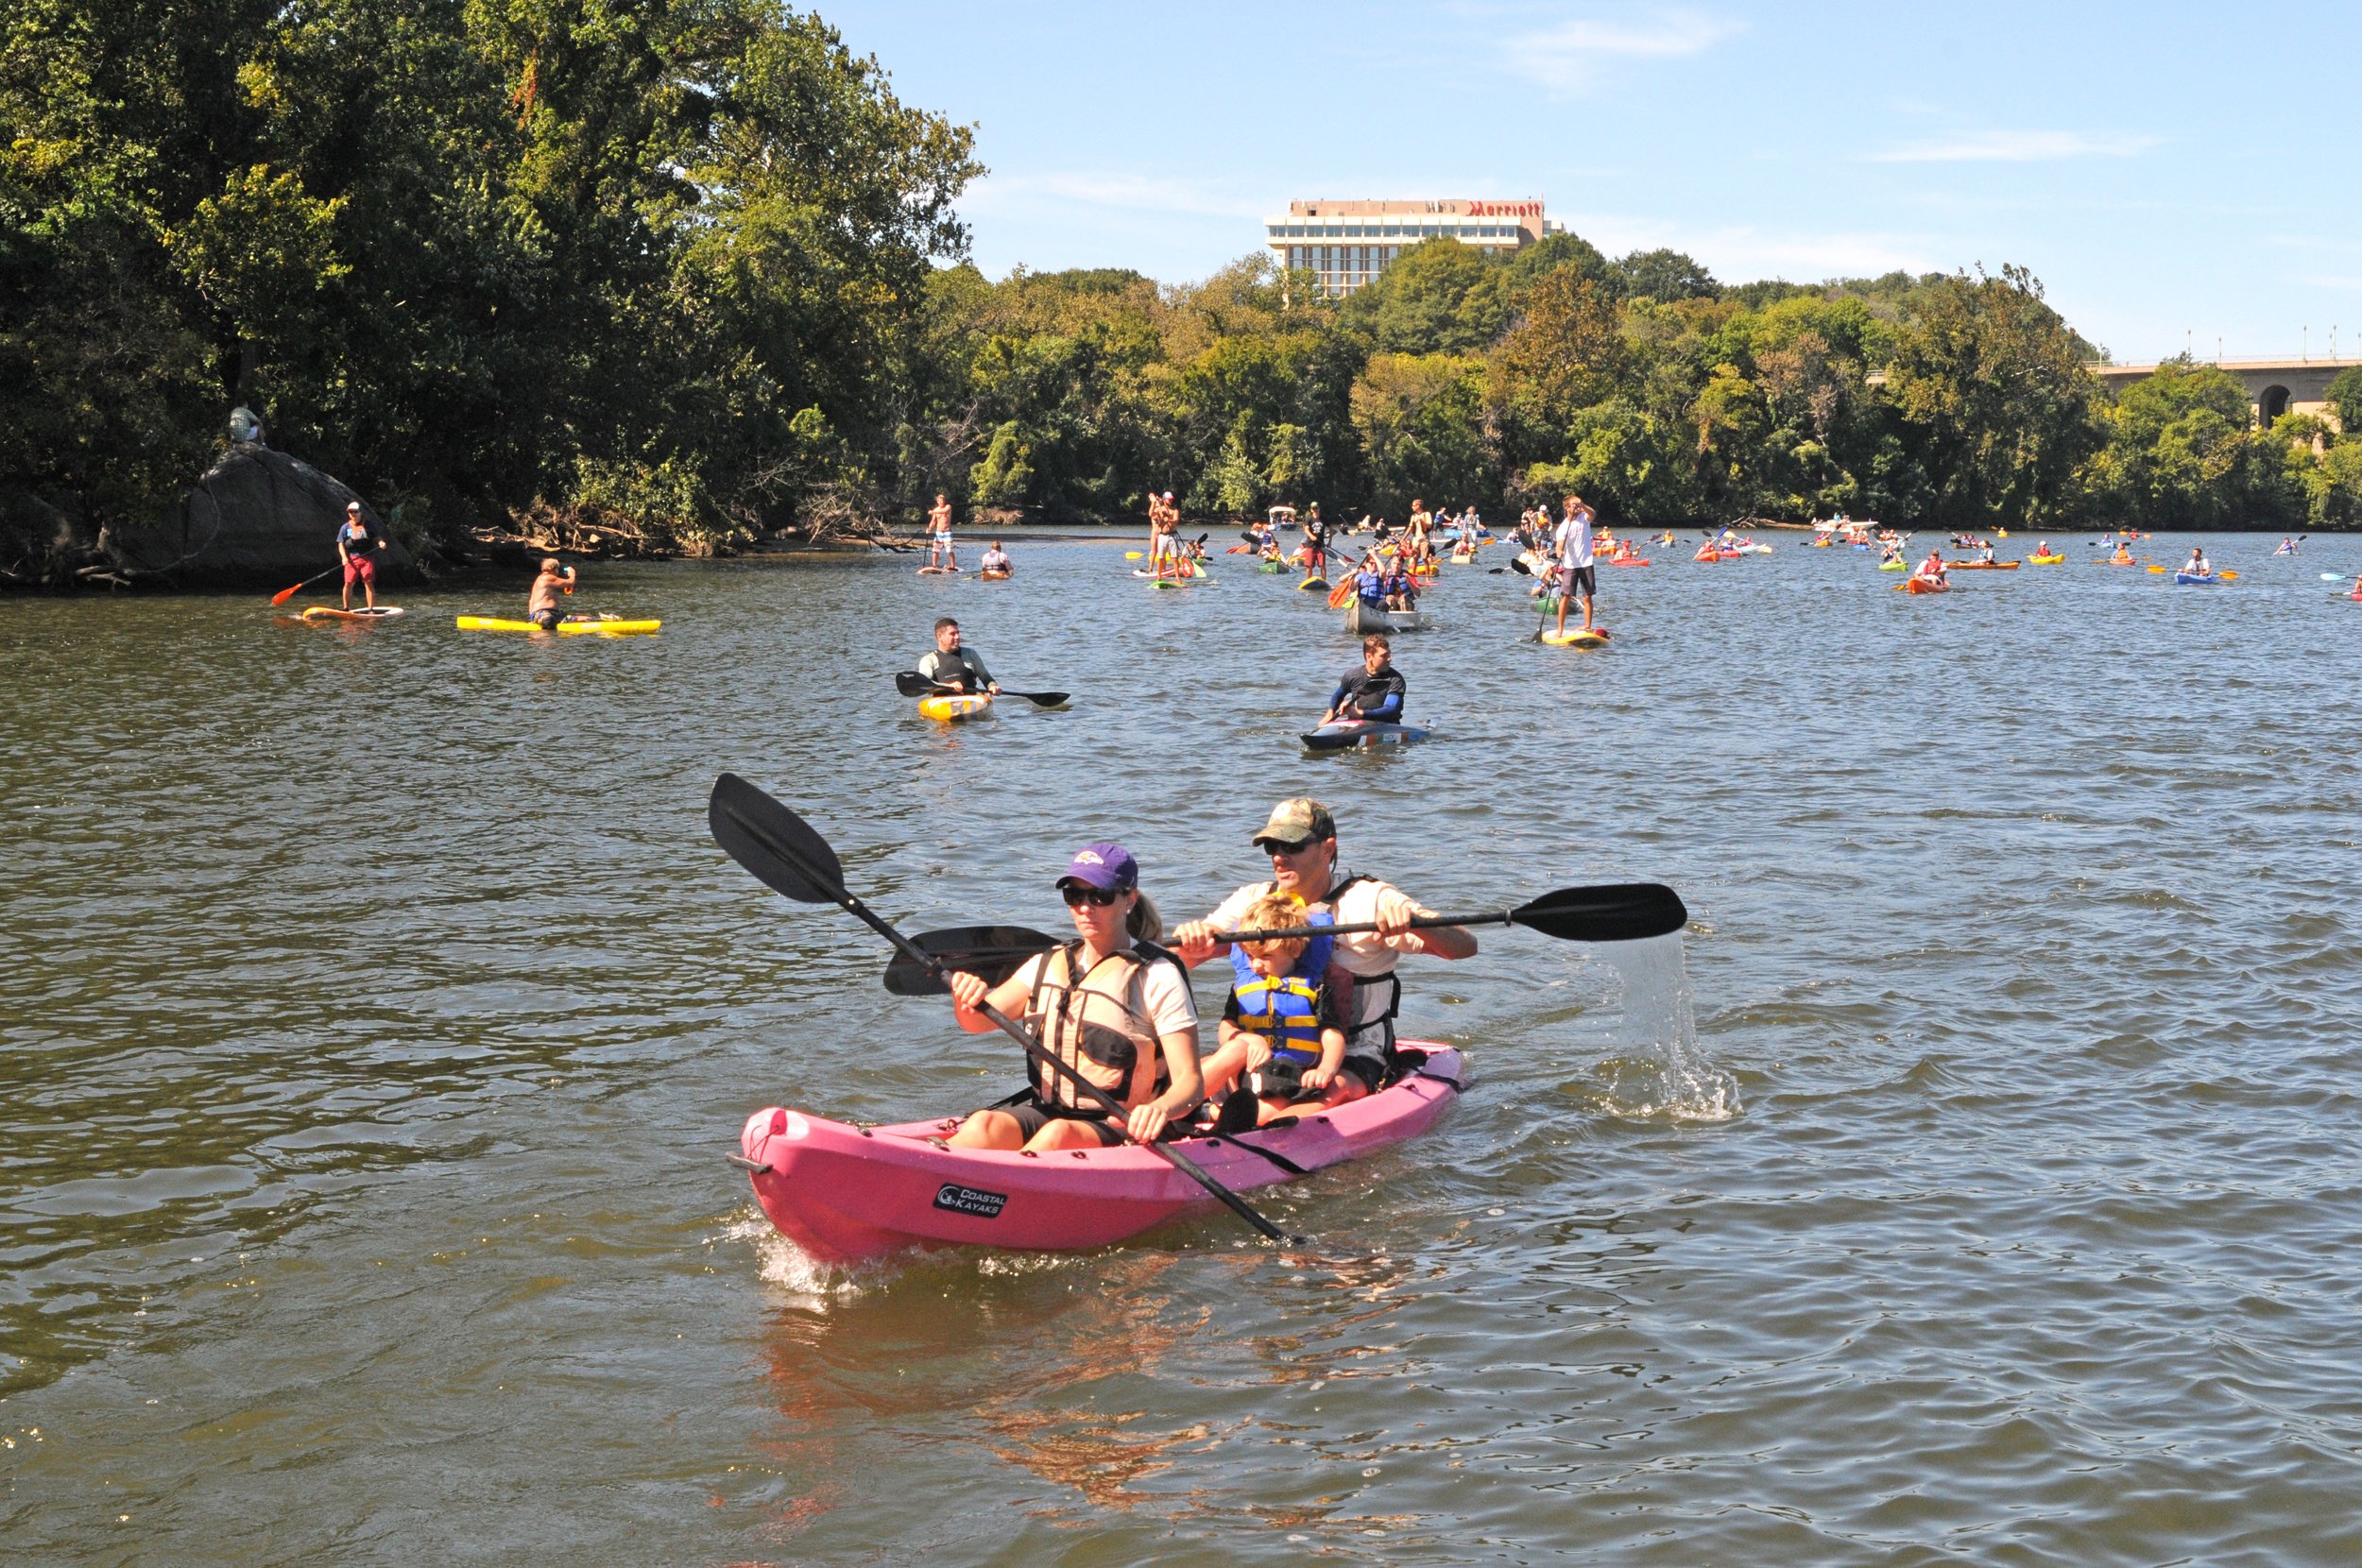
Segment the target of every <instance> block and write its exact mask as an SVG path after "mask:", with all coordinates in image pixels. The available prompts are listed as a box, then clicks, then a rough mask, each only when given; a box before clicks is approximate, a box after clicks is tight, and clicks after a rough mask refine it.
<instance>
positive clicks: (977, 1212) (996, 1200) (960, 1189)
mask: <svg viewBox="0 0 2362 1568" xmlns="http://www.w3.org/2000/svg"><path fill="white" fill-rule="evenodd" d="M1008 1201H1009V1195H1008V1194H1007V1193H1005V1192H986V1191H985V1190H984V1188H982V1187H964V1186H962V1185H960V1184H959V1183H957V1182H946V1183H944V1184H943V1185H941V1186H939V1187H937V1188H935V1207H937V1208H939V1209H950V1211H951V1212H952V1213H953V1214H972V1215H974V1216H975V1217H976V1218H977V1219H1000V1218H1001V1204H1003V1203H1005V1202H1008Z"/></svg>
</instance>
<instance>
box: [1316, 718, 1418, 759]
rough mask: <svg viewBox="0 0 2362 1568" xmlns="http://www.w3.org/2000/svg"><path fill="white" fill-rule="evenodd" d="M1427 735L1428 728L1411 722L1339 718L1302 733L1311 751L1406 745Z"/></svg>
mask: <svg viewBox="0 0 2362 1568" xmlns="http://www.w3.org/2000/svg"><path fill="white" fill-rule="evenodd" d="M1426 739H1427V731H1426V730H1423V729H1416V728H1413V727H1412V725H1410V724H1373V723H1370V722H1368V721H1366V720H1361V719H1341V720H1339V721H1338V722H1337V723H1335V724H1323V725H1321V727H1320V728H1318V729H1316V730H1312V731H1310V732H1309V733H1308V734H1307V735H1306V736H1305V737H1304V743H1305V745H1306V747H1307V748H1309V750H1312V751H1343V750H1344V749H1345V748H1346V747H1348V746H1382V745H1389V744H1393V745H1404V746H1407V745H1409V744H1410V743H1411V742H1412V741H1424V740H1426Z"/></svg>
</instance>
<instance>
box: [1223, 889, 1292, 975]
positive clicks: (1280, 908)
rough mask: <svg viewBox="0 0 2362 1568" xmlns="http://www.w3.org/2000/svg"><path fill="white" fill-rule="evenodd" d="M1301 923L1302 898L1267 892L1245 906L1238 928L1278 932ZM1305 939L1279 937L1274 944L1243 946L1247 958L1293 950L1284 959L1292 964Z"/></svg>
mask: <svg viewBox="0 0 2362 1568" xmlns="http://www.w3.org/2000/svg"><path fill="white" fill-rule="evenodd" d="M1304 923H1305V917H1304V901H1303V900H1302V899H1300V898H1296V897H1293V896H1291V895H1288V894H1285V893H1267V894H1265V895H1263V896H1261V897H1260V898H1258V899H1257V900H1255V902H1254V903H1252V904H1250V905H1249V906H1247V911H1246V913H1245V915H1244V916H1242V917H1241V921H1240V925H1239V929H1241V930H1246V931H1280V930H1286V929H1289V928H1290V927H1292V926H1301V925H1303V924H1304ZM1308 941H1309V938H1306V937H1301V936H1296V937H1283V938H1281V939H1280V940H1279V941H1277V942H1249V943H1246V944H1244V946H1245V947H1246V950H1247V954H1248V956H1249V957H1251V958H1259V957H1270V956H1274V955H1273V949H1274V948H1281V947H1286V948H1292V949H1293V951H1292V952H1290V953H1289V954H1288V959H1289V962H1291V963H1293V962H1294V961H1295V959H1297V958H1298V957H1300V956H1302V954H1303V952H1304V948H1305V946H1306V944H1307V942H1308Z"/></svg>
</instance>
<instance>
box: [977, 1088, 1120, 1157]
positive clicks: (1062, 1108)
mask: <svg viewBox="0 0 2362 1568" xmlns="http://www.w3.org/2000/svg"><path fill="white" fill-rule="evenodd" d="M993 1109H995V1110H997V1111H1006V1112H1007V1113H1008V1114H1009V1115H1011V1116H1015V1117H1016V1118H1017V1125H1018V1130H1019V1131H1020V1132H1021V1133H1023V1135H1024V1139H1025V1141H1026V1142H1027V1143H1031V1142H1033V1141H1034V1134H1035V1133H1038V1132H1040V1131H1041V1130H1042V1129H1043V1128H1045V1127H1047V1126H1049V1125H1050V1124H1051V1123H1052V1122H1053V1121H1079V1122H1081V1123H1082V1124H1083V1125H1084V1126H1086V1127H1088V1128H1089V1129H1090V1130H1091V1132H1092V1133H1096V1134H1097V1135H1098V1138H1099V1144H1100V1147H1101V1148H1103V1149H1113V1148H1114V1147H1115V1146H1116V1145H1118V1144H1120V1143H1121V1142H1122V1141H1123V1127H1122V1124H1121V1123H1120V1122H1117V1121H1114V1120H1112V1119H1110V1118H1109V1117H1108V1116H1106V1115H1105V1114H1104V1113H1102V1112H1099V1111H1077V1110H1075V1109H1073V1108H1072V1107H1071V1106H1066V1105H1044V1104H1043V1103H1042V1102H1041V1101H1040V1100H1038V1099H1021V1100H1018V1102H1017V1103H1016V1104H1015V1105H996V1106H994V1107H993Z"/></svg>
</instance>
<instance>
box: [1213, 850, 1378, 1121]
mask: <svg viewBox="0 0 2362 1568" xmlns="http://www.w3.org/2000/svg"><path fill="white" fill-rule="evenodd" d="M1240 919H1241V927H1240V929H1242V930H1266V931H1270V930H1286V929H1290V928H1292V927H1299V926H1326V925H1330V924H1333V922H1332V921H1331V920H1330V918H1329V917H1328V916H1327V915H1326V914H1325V913H1324V914H1313V913H1311V912H1308V911H1307V910H1306V909H1305V907H1304V906H1303V905H1302V904H1300V903H1298V902H1297V901H1296V900H1295V899H1293V898H1291V897H1288V896H1286V895H1281V894H1273V895H1270V896H1269V897H1265V898H1258V899H1257V900H1256V901H1255V903H1254V904H1253V905H1252V906H1251V907H1249V908H1248V909H1247V910H1246V912H1244V913H1243V914H1242V915H1241V917H1240ZM1335 945H1336V943H1335V939H1334V938H1333V937H1326V936H1322V937H1303V936H1296V937H1286V938H1283V939H1281V940H1280V941H1277V942H1241V943H1235V944H1233V945H1232V946H1231V949H1230V966H1231V983H1230V996H1229V998H1228V999H1227V1000H1226V1001H1224V1003H1223V1010H1222V1022H1221V1023H1220V1024H1218V1025H1216V1026H1215V1039H1216V1041H1217V1042H1218V1044H1217V1045H1216V1048H1215V1050H1214V1054H1213V1055H1211V1056H1209V1057H1207V1059H1206V1098H1207V1102H1208V1103H1209V1104H1210V1103H1211V1102H1212V1101H1213V1099H1214V1098H1215V1096H1216V1095H1218V1094H1220V1093H1222V1092H1223V1091H1224V1090H1230V1091H1231V1092H1230V1093H1229V1096H1228V1098H1227V1099H1224V1100H1223V1102H1222V1111H1221V1114H1220V1115H1219V1116H1216V1117H1215V1119H1214V1129H1213V1130H1214V1131H1215V1132H1217V1133H1243V1132H1246V1131H1247V1130H1248V1129H1250V1128H1255V1127H1260V1126H1261V1125H1263V1124H1264V1123H1265V1122H1268V1121H1271V1120H1272V1119H1274V1118H1275V1117H1276V1116H1280V1115H1282V1114H1283V1113H1285V1112H1286V1111H1287V1109H1288V1107H1290V1106H1291V1105H1293V1104H1295V1103H1297V1102H1298V1101H1300V1100H1309V1101H1312V1102H1315V1103H1318V1104H1327V1105H1343V1104H1344V1103H1345V1102H1346V1101H1347V1100H1353V1099H1361V1097H1362V1096H1363V1095H1365V1094H1367V1093H1368V1092H1369V1087H1368V1085H1367V1084H1364V1083H1363V1082H1361V1080H1360V1079H1359V1078H1358V1077H1353V1076H1352V1075H1349V1074H1347V1073H1345V1072H1344V1064H1345V1030H1344V1010H1345V1008H1346V1007H1347V1006H1349V1005H1351V1001H1350V999H1351V997H1352V996H1353V977H1352V976H1351V975H1350V974H1348V973H1346V972H1345V970H1344V968H1343V967H1342V966H1341V965H1339V964H1338V963H1336V960H1335V957H1334V948H1335ZM1348 1080H1349V1082H1348ZM1234 1084H1235V1085H1236V1087H1235V1088H1233V1085H1234ZM1332 1095H1333V1096H1334V1097H1335V1098H1334V1099H1331V1098H1330V1097H1331V1096H1332Z"/></svg>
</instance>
